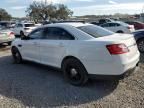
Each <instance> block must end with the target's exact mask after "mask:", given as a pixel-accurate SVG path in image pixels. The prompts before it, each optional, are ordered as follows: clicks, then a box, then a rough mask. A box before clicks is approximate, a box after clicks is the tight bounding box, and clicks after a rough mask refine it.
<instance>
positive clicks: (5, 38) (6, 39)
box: [0, 29, 15, 44]
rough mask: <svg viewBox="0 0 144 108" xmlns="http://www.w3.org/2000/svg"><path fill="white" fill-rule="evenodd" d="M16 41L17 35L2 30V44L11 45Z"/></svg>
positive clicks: (0, 32)
mask: <svg viewBox="0 0 144 108" xmlns="http://www.w3.org/2000/svg"><path fill="white" fill-rule="evenodd" d="M14 39H15V35H14V33H13V32H12V31H10V30H5V29H4V30H0V44H1V43H9V42H12V41H13V40H14Z"/></svg>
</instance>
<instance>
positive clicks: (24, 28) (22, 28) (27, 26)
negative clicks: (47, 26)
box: [12, 23, 37, 35]
mask: <svg viewBox="0 0 144 108" xmlns="http://www.w3.org/2000/svg"><path fill="white" fill-rule="evenodd" d="M36 27H37V26H35V24H34V23H17V24H16V25H15V27H14V28H12V31H13V32H14V33H15V35H22V34H24V35H27V34H29V33H30V32H31V31H32V30H33V29H35V28H36Z"/></svg>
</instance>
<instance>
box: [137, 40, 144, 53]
mask: <svg viewBox="0 0 144 108" xmlns="http://www.w3.org/2000/svg"><path fill="white" fill-rule="evenodd" d="M138 49H139V50H140V51H141V52H144V40H142V41H140V42H139V43H138Z"/></svg>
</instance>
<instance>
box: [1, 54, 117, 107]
mask: <svg viewBox="0 0 144 108" xmlns="http://www.w3.org/2000/svg"><path fill="white" fill-rule="evenodd" d="M117 84H118V81H96V80H93V81H89V83H88V84H86V85H85V86H81V87H75V86H72V85H70V84H69V83H67V82H66V81H65V80H64V79H63V75H62V72H61V71H58V70H55V69H53V68H51V67H48V66H43V65H39V64H36V63H31V62H25V63H24V64H14V63H13V62H12V58H11V56H5V57H0V94H1V95H3V96H6V97H8V98H11V99H16V100H18V101H20V102H21V103H23V104H24V105H25V106H29V107H35V108H40V107H43V108H47V107H60V106H69V105H74V106H75V105H80V104H85V103H89V102H93V101H96V100H99V99H101V98H103V97H105V96H107V95H109V94H110V93H112V92H113V91H114V89H115V88H116V87H117Z"/></svg>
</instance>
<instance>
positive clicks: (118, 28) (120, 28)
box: [100, 21, 135, 33]
mask: <svg viewBox="0 0 144 108" xmlns="http://www.w3.org/2000/svg"><path fill="white" fill-rule="evenodd" d="M100 26H101V27H104V28H105V29H108V30H110V31H113V32H115V33H132V32H134V31H135V28H134V26H133V25H128V24H126V23H124V22H120V21H115V22H108V23H105V24H102V25H100Z"/></svg>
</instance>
